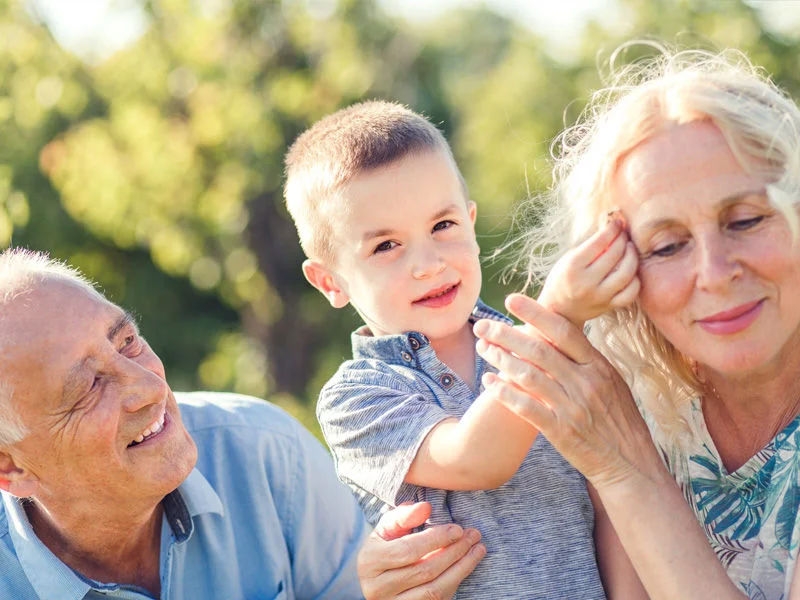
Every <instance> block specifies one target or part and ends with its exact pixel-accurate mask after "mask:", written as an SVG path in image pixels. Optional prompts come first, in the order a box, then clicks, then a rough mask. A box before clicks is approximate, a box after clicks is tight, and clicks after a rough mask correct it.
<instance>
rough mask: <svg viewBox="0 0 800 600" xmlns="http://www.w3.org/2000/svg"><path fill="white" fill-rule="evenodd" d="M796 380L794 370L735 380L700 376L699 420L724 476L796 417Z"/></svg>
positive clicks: (799, 394)
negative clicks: (701, 411)
mask: <svg viewBox="0 0 800 600" xmlns="http://www.w3.org/2000/svg"><path fill="white" fill-rule="evenodd" d="M792 362H795V361H792ZM798 374H800V364H798V365H787V364H784V365H782V366H780V367H779V368H777V369H775V370H774V371H773V372H771V373H766V372H765V373H761V374H753V373H749V374H748V375H747V377H741V378H739V377H736V378H731V377H723V376H720V375H719V374H718V373H708V374H706V376H705V388H706V390H705V392H704V394H703V416H704V418H705V422H706V427H707V429H708V432H709V434H710V435H711V439H712V440H713V441H714V445H715V446H716V447H717V451H718V452H719V453H720V457H721V458H722V462H723V464H724V465H725V468H726V469H727V470H728V472H733V471H735V470H736V469H738V468H739V467H741V466H742V465H743V464H744V463H745V462H747V461H748V460H749V459H750V458H751V457H752V456H753V455H755V454H756V453H757V452H758V451H759V450H761V449H762V448H763V447H764V446H766V445H767V443H769V441H770V440H772V439H773V438H774V437H775V435H777V434H778V432H780V431H781V430H782V429H784V428H785V427H786V426H787V425H788V424H789V423H790V422H791V421H792V420H793V419H794V418H795V417H796V416H797V415H798V414H800V377H798Z"/></svg>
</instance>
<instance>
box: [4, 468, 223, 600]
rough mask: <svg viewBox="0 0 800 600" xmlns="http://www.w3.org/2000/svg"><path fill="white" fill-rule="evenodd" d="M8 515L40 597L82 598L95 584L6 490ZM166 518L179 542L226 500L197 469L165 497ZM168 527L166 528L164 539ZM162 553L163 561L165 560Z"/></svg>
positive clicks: (19, 552) (20, 555)
mask: <svg viewBox="0 0 800 600" xmlns="http://www.w3.org/2000/svg"><path fill="white" fill-rule="evenodd" d="M0 496H2V501H3V506H4V508H5V512H6V515H7V517H8V528H9V533H10V535H11V540H12V542H13V544H14V551H15V552H16V554H17V558H18V559H19V562H20V565H21V566H22V570H23V571H24V572H25V576H26V577H27V578H28V581H30V583H31V586H32V587H33V589H34V590H36V593H37V594H38V596H39V597H40V598H58V599H59V600H81V599H82V598H83V597H84V596H85V595H86V594H87V593H88V592H89V590H90V589H92V588H91V585H90V584H89V583H88V582H87V581H86V580H84V579H83V578H82V577H80V576H79V575H78V574H77V573H75V571H73V570H72V569H70V568H69V567H68V566H67V565H65V564H64V563H63V562H61V560H59V559H58V557H56V556H55V554H53V553H52V552H51V551H50V549H49V548H48V547H47V546H45V545H44V544H43V543H42V542H41V540H40V539H39V538H38V537H36V534H35V533H34V531H33V527H31V523H30V521H29V520H28V515H27V514H26V513H25V508H24V502H25V501H24V500H20V499H19V498H17V497H15V496H12V495H11V494H8V493H6V492H0ZM163 503H164V517H165V519H166V521H167V523H168V524H169V526H170V527H169V529H170V531H171V535H172V536H173V537H174V540H175V541H176V542H177V543H182V542H185V541H186V540H188V539H189V538H190V537H191V534H192V532H193V531H194V524H193V520H192V519H193V517H195V516H196V515H200V514H204V513H218V514H220V515H222V514H224V510H223V506H222V500H220V497H219V495H218V494H217V493H216V492H215V491H214V488H212V487H211V484H210V483H209V482H208V481H207V480H206V478H205V477H203V475H202V474H201V473H200V471H198V470H197V469H193V470H192V472H191V473H190V474H189V477H187V478H186V480H185V481H184V482H183V483H182V484H181V485H180V486H179V487H178V489H177V490H175V491H174V492H171V493H169V494H167V496H166V497H165V498H164V500H163ZM166 530H167V528H162V533H161V535H162V540H163V538H164V535H165V533H167V531H166ZM163 558H164V557H163V556H162V560H163Z"/></svg>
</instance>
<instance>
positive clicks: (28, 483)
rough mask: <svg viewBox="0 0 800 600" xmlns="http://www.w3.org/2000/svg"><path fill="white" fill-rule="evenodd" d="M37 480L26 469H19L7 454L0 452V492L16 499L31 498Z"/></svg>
mask: <svg viewBox="0 0 800 600" xmlns="http://www.w3.org/2000/svg"><path fill="white" fill-rule="evenodd" d="M38 485H39V478H38V477H36V475H34V474H33V473H31V472H30V471H28V470H27V469H24V468H20V467H18V466H17V465H16V464H15V463H14V459H13V458H11V455H10V454H8V452H5V451H3V450H0V490H3V491H5V492H8V493H9V494H11V495H12V496H17V497H18V498H28V497H30V496H33V494H34V493H35V491H36V488H37V487H38Z"/></svg>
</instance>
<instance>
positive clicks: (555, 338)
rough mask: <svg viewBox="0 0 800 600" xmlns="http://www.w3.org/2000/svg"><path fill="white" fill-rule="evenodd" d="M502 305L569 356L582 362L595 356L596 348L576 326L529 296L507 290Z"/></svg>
mask: <svg viewBox="0 0 800 600" xmlns="http://www.w3.org/2000/svg"><path fill="white" fill-rule="evenodd" d="M506 308H508V310H509V311H511V313H512V314H513V315H514V316H515V317H517V318H518V319H519V320H520V321H522V322H523V323H527V324H528V325H531V326H532V327H533V329H535V330H536V332H537V335H539V336H542V337H544V338H546V339H547V340H549V341H550V342H551V343H552V345H553V346H554V347H556V348H558V350H559V352H560V353H561V354H563V355H564V356H566V357H567V358H569V359H570V360H573V361H575V362H577V363H579V364H583V363H586V362H589V361H590V360H592V359H593V358H594V357H595V356H596V351H595V350H594V348H592V345H591V344H590V343H589V341H588V340H587V339H586V337H585V336H584V335H583V332H582V331H581V330H580V329H578V328H577V327H575V325H573V324H572V323H570V322H569V321H568V320H567V319H565V318H564V317H562V316H561V315H558V314H556V313H553V312H551V311H549V310H547V309H546V308H544V307H542V306H541V305H540V304H539V303H538V302H536V300H534V299H533V298H529V297H528V296H525V295H524V294H510V295H509V296H508V297H507V298H506ZM528 331H530V328H528ZM511 350H512V351H513V349H511Z"/></svg>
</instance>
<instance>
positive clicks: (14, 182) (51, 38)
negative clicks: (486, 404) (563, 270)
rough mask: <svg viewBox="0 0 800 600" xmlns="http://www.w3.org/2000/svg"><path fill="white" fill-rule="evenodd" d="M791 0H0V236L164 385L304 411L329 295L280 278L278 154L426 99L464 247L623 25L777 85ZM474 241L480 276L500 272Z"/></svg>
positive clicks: (496, 218) (787, 67) (283, 252)
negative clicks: (87, 306) (152, 356)
mask: <svg viewBox="0 0 800 600" xmlns="http://www.w3.org/2000/svg"><path fill="white" fill-rule="evenodd" d="M798 35H800V2H794V1H777V0H768V1H764V2H740V1H736V0H728V1H717V0H713V1H712V0H694V1H680V0H672V1H666V0H596V1H593V0H585V1H578V0H559V1H558V2H544V1H539V0H535V1H534V0H531V1H529V2H520V1H517V0H495V1H494V2H483V3H479V2H469V1H460V2H458V1H455V0H448V1H443V0H413V1H411V0H405V1H403V0H395V1H391V0H385V1H380V0H340V1H335V0H306V1H303V0H284V1H283V2H280V1H277V0H272V1H270V0H147V1H144V0H138V1H137V0H92V1H89V0H85V1H80V0H72V1H70V2H65V1H63V0H28V1H22V0H0V247H5V246H8V245H10V244H14V245H21V246H27V247H30V248H35V249H41V250H47V251H48V252H50V253H51V254H53V255H54V256H56V257H59V258H62V259H65V260H67V261H69V262H71V263H73V264H75V265H76V266H78V267H80V268H81V269H82V270H83V271H84V272H86V273H87V275H89V276H90V277H92V278H93V279H94V280H96V281H97V282H98V283H99V284H100V285H101V286H102V288H103V289H104V290H105V291H106V293H107V294H108V295H109V296H110V297H111V298H112V299H113V300H114V301H116V302H118V303H119V304H121V305H123V306H125V307H127V308H129V309H132V310H133V311H134V312H136V313H137V314H138V315H139V316H140V319H141V323H142V330H143V331H144V333H145V335H146V336H147V337H148V339H149V340H150V342H151V344H152V345H153V346H154V347H155V348H156V350H157V352H158V353H159V354H160V355H161V357H162V359H163V360H164V362H165V364H166V367H167V373H168V377H169V379H170V381H171V383H172V385H173V387H175V388H176V389H198V388H204V389H215V390H234V391H239V392H244V393H249V394H254V395H257V396H260V397H263V398H268V399H271V400H273V401H276V402H278V403H279V404H281V405H283V406H285V407H287V408H288V409H289V410H290V411H292V412H294V413H295V414H296V415H298V416H299V417H300V418H301V419H302V420H303V421H304V422H305V423H306V425H308V426H309V427H310V428H312V429H314V428H315V423H314V417H313V406H314V403H315V401H316V395H317V392H318V390H319V388H320V386H321V385H322V383H323V382H324V381H325V379H326V378H327V377H328V376H330V375H331V373H332V372H333V370H334V369H335V367H336V365H337V364H338V363H339V362H340V361H341V360H342V359H343V358H345V357H346V356H347V355H348V354H349V335H348V333H349V331H350V330H351V329H352V328H353V327H354V326H355V325H356V324H357V318H356V315H355V313H354V312H353V311H352V310H350V309H344V310H340V311H334V310H333V309H332V308H330V307H329V306H328V305H327V304H326V303H325V301H324V299H323V298H322V297H321V296H319V294H318V293H317V292H315V291H314V290H313V289H312V288H311V287H310V286H309V285H308V284H307V283H306V282H305V280H304V279H303V278H302V275H301V273H300V262H301V260H302V256H301V252H300V249H299V246H298V244H297V242H296V240H295V233H294V230H293V227H292V225H291V223H290V221H289V220H288V217H287V215H286V213H285V210H284V208H283V205H282V198H281V186H282V157H283V153H284V152H285V150H286V148H287V146H288V144H290V143H291V141H292V140H293V139H294V138H295V136H296V135H297V134H298V133H299V132H301V131H302V130H303V129H305V128H306V127H307V126H308V125H309V124H311V123H312V122H313V121H315V120H316V119H318V118H319V117H321V116H323V115H325V114H326V113H329V112H331V111H333V110H335V109H337V108H339V107H342V106H344V105H347V104H350V103H352V102H354V101H357V100H361V99H365V98H377V97H380V98H390V99H395V100H398V101H401V102H403V103H406V104H408V105H409V106H411V107H412V108H414V109H416V110H418V111H421V112H423V113H425V114H426V115H428V116H429V117H430V118H431V119H432V120H433V121H435V122H436V123H437V124H439V125H440V126H441V128H442V129H443V130H444V131H445V133H446V135H447V136H448V138H449V139H450V140H451V143H452V145H453V148H454V151H455V154H456V157H457V159H458V161H459V163H460V164H461V167H462V170H463V172H464V175H465V177H466V180H467V182H468V184H469V187H470V190H471V194H472V197H473V199H474V200H475V201H476V202H477V203H478V206H479V217H478V229H479V234H480V243H481V247H482V249H483V251H484V254H485V255H486V256H489V255H490V254H491V252H492V250H493V249H495V248H496V247H497V246H498V245H500V244H502V243H504V242H506V241H507V240H508V236H509V231H510V229H511V227H512V219H511V215H512V214H513V212H514V207H515V206H517V204H518V203H519V201H520V200H522V199H523V198H525V197H526V196H527V195H529V194H535V193H536V191H537V190H541V189H543V188H545V187H546V186H547V185H548V182H549V163H548V152H549V145H550V142H551V141H552V139H553V137H554V136H555V134H556V133H557V132H558V131H559V129H560V128H561V127H562V126H563V125H564V123H565V122H570V121H572V120H574V118H575V117H576V116H577V115H578V113H579V112H580V110H581V108H582V106H583V104H584V102H585V100H586V98H587V97H588V95H589V94H590V93H591V91H592V90H593V89H596V88H597V87H598V86H599V85H600V78H599V76H598V69H597V65H598V64H599V65H602V64H603V61H604V60H607V59H608V57H609V55H610V54H611V52H612V51H613V50H614V49H615V48H616V47H617V46H618V45H619V44H620V43H621V42H622V41H624V40H627V39H630V38H634V37H636V38H638V37H647V38H656V39H660V40H665V41H667V42H669V43H677V44H679V45H684V46H686V45H692V46H697V45H701V46H703V47H710V48H723V47H735V48H739V49H741V50H744V51H745V52H747V53H748V54H749V56H750V57H751V58H752V59H753V60H754V61H755V62H756V63H758V64H760V65H762V66H764V67H765V68H766V69H767V70H768V71H769V72H770V73H771V74H772V75H773V76H774V78H775V79H776V80H777V81H778V82H779V83H780V84H782V85H783V86H784V87H785V88H786V89H787V90H789V92H790V93H792V94H793V95H795V96H797V95H798V93H800V52H798ZM503 267H504V263H503V261H502V260H500V261H493V262H488V261H487V263H486V277H485V280H486V285H485V292H484V297H485V299H487V300H488V301H490V302H491V303H494V304H499V303H500V302H501V299H502V297H503V295H504V294H505V293H506V292H508V291H510V290H512V289H514V287H515V285H518V284H517V283H515V281H514V280H511V281H508V282H501V281H500V278H499V273H500V272H501V271H502V269H503Z"/></svg>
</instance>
